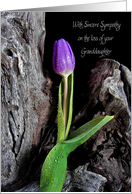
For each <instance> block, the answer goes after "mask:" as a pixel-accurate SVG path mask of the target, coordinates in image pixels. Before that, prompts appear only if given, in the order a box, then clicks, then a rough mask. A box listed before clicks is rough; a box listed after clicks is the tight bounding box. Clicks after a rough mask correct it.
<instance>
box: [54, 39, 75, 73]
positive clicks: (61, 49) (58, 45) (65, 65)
mask: <svg viewBox="0 0 132 194" xmlns="http://www.w3.org/2000/svg"><path fill="white" fill-rule="evenodd" d="M74 68H75V57H74V54H73V52H72V49H71V46H70V45H69V43H68V42H67V41H65V40H64V39H62V38H61V39H59V40H58V42H57V41H55V43H54V52H53V69H54V71H55V73H57V74H59V75H61V76H62V77H68V76H69V75H70V74H71V73H72V72H73V70H74Z"/></svg>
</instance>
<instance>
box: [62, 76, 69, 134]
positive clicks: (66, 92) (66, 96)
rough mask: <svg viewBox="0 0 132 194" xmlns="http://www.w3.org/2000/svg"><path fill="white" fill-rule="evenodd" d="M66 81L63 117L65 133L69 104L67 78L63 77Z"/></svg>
mask: <svg viewBox="0 0 132 194" xmlns="http://www.w3.org/2000/svg"><path fill="white" fill-rule="evenodd" d="M63 79H64V97H63V116H64V127H65V133H66V126H67V103H68V84H67V80H68V77H67V76H63Z"/></svg>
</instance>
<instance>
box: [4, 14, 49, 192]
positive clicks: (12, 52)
mask: <svg viewBox="0 0 132 194" xmlns="http://www.w3.org/2000/svg"><path fill="white" fill-rule="evenodd" d="M1 23H2V24H1V35H2V37H1V38H2V39H1V43H2V45H1V54H2V55H1V56H2V57H1V60H2V62H1V72H2V74H1V85H2V86H1V94H2V97H1V101H2V109H1V110H2V112H1V126H2V127H1V130H2V135H1V140H2V141H1V142H2V145H1V146H2V152H1V156H2V157H1V169H2V174H1V175H2V176H1V178H2V190H3V191H14V190H16V189H18V188H21V187H22V185H23V183H24V182H25V183H26V182H27V179H26V177H27V176H28V173H29V171H30V169H31V165H32V162H33V161H34V160H35V158H36V156H35V154H34V152H36V150H35V149H36V148H38V145H39V143H40V139H39V134H40V133H41V129H42V128H45V129H46V125H47V122H48V121H49V118H50V114H51V111H50V108H51V96H50V93H51V92H50V88H51V86H52V81H51V80H50V78H48V74H46V71H45V70H44V67H43V55H44V41H45V13H43V12H2V13H1ZM51 139H52V138H51ZM51 139H50V140H51ZM46 142H48V141H46ZM51 147H52V146H51ZM47 151H48V149H47ZM47 151H46V154H47ZM46 154H45V155H46ZM45 155H44V156H45ZM43 160H44V159H43ZM38 164H39V163H38ZM36 171H37V166H36Z"/></svg>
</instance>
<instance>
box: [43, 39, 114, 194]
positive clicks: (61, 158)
mask: <svg viewBox="0 0 132 194" xmlns="http://www.w3.org/2000/svg"><path fill="white" fill-rule="evenodd" d="M74 67H75V58H74V55H73V52H72V49H71V47H70V45H69V43H68V42H67V41H65V40H64V39H60V40H58V42H57V41H56V42H55V44H54V53H53V68H54V70H55V72H56V73H58V74H59V75H61V76H62V77H63V78H62V80H61V83H60V85H59V91H58V94H59V95H58V132H57V142H56V145H55V146H54V147H53V148H52V149H51V151H50V152H49V153H48V155H47V157H46V159H45V161H44V164H43V167H42V170H41V178H40V192H61V190H62V188H63V184H64V181H65V177H66V170H67V157H68V155H69V154H70V153H71V152H73V151H74V150H75V149H76V148H77V147H78V146H80V145H81V144H83V143H84V142H85V141H87V140H88V139H89V138H90V137H91V136H92V135H93V134H94V133H96V132H97V131H98V130H99V129H100V128H101V127H102V126H104V125H105V124H106V123H107V122H109V121H110V120H111V119H113V116H104V117H100V118H96V119H93V120H92V121H89V122H88V123H85V124H83V125H82V126H80V127H79V128H78V129H76V130H75V131H74V132H73V133H72V134H70V135H69V136H68V132H69V129H70V127H71V122H72V111H73V83H74V79H73V78H74V75H73V74H74V72H73V70H74ZM70 74H71V75H70ZM67 81H68V83H67ZM63 86H64V87H63ZM67 112H68V114H67Z"/></svg>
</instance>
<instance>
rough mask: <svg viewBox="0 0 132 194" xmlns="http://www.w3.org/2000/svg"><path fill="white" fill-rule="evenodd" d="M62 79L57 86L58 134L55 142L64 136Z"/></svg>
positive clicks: (62, 139) (61, 139)
mask: <svg viewBox="0 0 132 194" xmlns="http://www.w3.org/2000/svg"><path fill="white" fill-rule="evenodd" d="M63 82H64V81H63V79H62V81H61V83H60V86H59V96H58V134H57V143H59V142H61V141H64V137H65V127H64V117H63V109H62V108H63V107H62V104H63V92H64V88H63V86H64V84H63Z"/></svg>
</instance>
